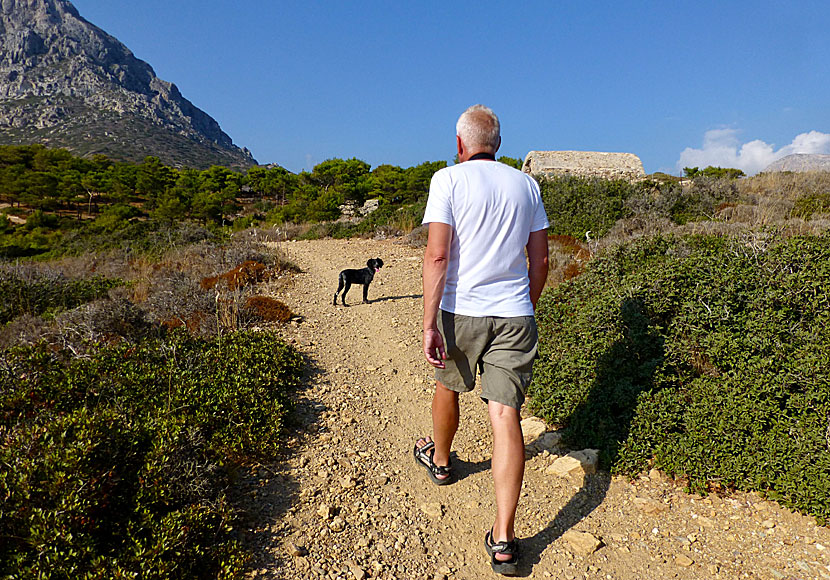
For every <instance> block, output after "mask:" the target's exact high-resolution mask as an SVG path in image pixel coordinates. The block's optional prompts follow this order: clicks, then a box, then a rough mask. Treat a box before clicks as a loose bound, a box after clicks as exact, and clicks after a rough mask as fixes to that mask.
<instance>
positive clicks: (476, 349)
mask: <svg viewBox="0 0 830 580" xmlns="http://www.w3.org/2000/svg"><path fill="white" fill-rule="evenodd" d="M438 330H439V331H440V332H441V336H442V337H443V339H444V348H445V349H446V352H447V360H446V361H444V364H445V368H443V369H436V371H435V380H437V381H439V382H440V383H441V384H442V385H444V386H445V387H447V388H448V389H449V390H451V391H455V392H457V393H467V392H470V391H472V390H473V388H474V387H475V382H476V369H478V372H479V373H480V374H481V398H482V399H483V400H484V401H485V402H486V401H495V402H497V403H501V404H503V405H507V406H508V407H513V408H514V409H519V408H521V406H522V403H524V400H525V393H526V392H527V387H528V385H529V384H530V379H531V378H532V376H533V360H534V359H535V358H536V347H537V343H538V336H537V333H536V320H535V319H534V318H533V317H532V316H516V317H511V318H501V317H496V316H482V317H477V316H464V315H461V314H453V313H452V312H445V311H443V310H442V311H441V312H440V314H439V316H438Z"/></svg>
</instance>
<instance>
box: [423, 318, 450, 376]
mask: <svg viewBox="0 0 830 580" xmlns="http://www.w3.org/2000/svg"><path fill="white" fill-rule="evenodd" d="M424 356H425V357H426V359H427V362H428V363H429V364H431V365H432V366H434V367H435V368H437V369H443V368H444V361H445V360H446V359H447V353H446V352H445V351H444V339H443V338H441V333H439V332H438V330H437V329H434V328H431V329H428V330H424Z"/></svg>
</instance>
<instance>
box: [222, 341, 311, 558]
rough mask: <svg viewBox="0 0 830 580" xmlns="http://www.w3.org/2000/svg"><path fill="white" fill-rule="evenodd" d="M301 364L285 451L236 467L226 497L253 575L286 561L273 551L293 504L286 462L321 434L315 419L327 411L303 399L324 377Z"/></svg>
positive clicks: (294, 486)
mask: <svg viewBox="0 0 830 580" xmlns="http://www.w3.org/2000/svg"><path fill="white" fill-rule="evenodd" d="M304 358H305V363H306V372H305V375H304V377H303V386H302V387H301V388H300V389H299V390H298V391H297V392H296V393H295V406H294V410H293V413H292V415H291V417H290V419H289V424H288V425H287V426H286V429H285V431H286V434H285V441H286V448H285V450H284V451H283V452H282V453H281V454H280V455H279V456H277V457H275V458H273V460H272V461H266V462H263V463H257V464H253V465H246V466H243V467H241V468H240V469H239V473H238V479H237V481H236V482H235V484H234V486H233V488H232V489H231V490H229V492H228V495H229V497H230V501H231V503H232V504H233V506H234V508H236V509H237V510H239V512H240V519H241V523H240V524H241V531H240V535H239V541H240V543H241V544H242V546H243V548H245V550H246V551H247V552H248V553H249V554H250V555H251V560H250V562H249V566H251V567H253V568H257V569H259V568H267V569H274V568H277V567H278V566H279V565H280V563H281V562H282V561H283V559H284V558H285V557H289V558H290V556H288V555H287V554H285V553H283V549H284V547H283V546H281V545H273V539H274V538H275V537H284V536H285V535H287V533H288V532H289V531H290V530H289V528H288V526H287V525H286V524H285V523H283V522H282V521H281V520H282V516H283V515H284V514H285V512H286V511H288V509H290V508H291V507H292V506H293V505H294V504H295V503H296V502H297V501H298V500H299V493H300V484H299V482H298V481H297V480H296V479H295V477H294V475H292V470H293V469H295V465H294V462H293V461H292V459H294V458H295V457H296V456H297V455H298V454H299V453H300V450H301V449H302V448H303V447H304V446H306V445H308V444H309V443H310V442H313V441H314V439H315V438H316V437H318V436H319V435H320V434H321V433H322V432H323V431H324V429H323V427H322V426H321V421H320V418H321V416H322V414H323V413H324V412H325V411H326V410H327V407H326V405H325V404H323V403H321V402H319V401H315V400H314V399H311V398H309V397H308V396H306V394H307V393H308V391H309V389H310V387H311V386H312V385H314V384H315V383H317V382H320V381H321V377H323V376H324V375H325V371H324V370H323V369H322V368H321V367H320V366H319V365H318V364H317V363H316V361H315V360H314V359H313V358H311V357H309V356H307V355H304ZM323 380H324V379H323ZM275 528H276V529H275ZM283 532H285V533H283Z"/></svg>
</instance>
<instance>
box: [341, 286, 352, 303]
mask: <svg viewBox="0 0 830 580" xmlns="http://www.w3.org/2000/svg"><path fill="white" fill-rule="evenodd" d="M345 282H346V287H345V288H343V295H342V296H341V298H342V299H343V306H346V293H347V292H348V291H349V288H351V287H352V283H351V282H349V281H348V280H345Z"/></svg>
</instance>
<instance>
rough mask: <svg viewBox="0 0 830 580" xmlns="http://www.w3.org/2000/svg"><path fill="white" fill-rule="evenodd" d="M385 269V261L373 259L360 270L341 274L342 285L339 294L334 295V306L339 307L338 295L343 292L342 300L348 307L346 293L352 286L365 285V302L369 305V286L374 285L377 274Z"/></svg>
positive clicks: (344, 271) (339, 286) (346, 271)
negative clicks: (373, 281) (373, 279)
mask: <svg viewBox="0 0 830 580" xmlns="http://www.w3.org/2000/svg"><path fill="white" fill-rule="evenodd" d="M382 267H383V260H381V259H380V258H372V259H371V260H369V261H368V262H366V267H365V268H361V269H360V270H343V271H342V272H340V284H339V285H338V286H337V292H335V293H334V305H335V306H337V295H338V294H340V291H341V290H342V291H343V296H342V298H341V300H342V301H343V306H346V292H348V291H349V288H351V287H352V284H363V302H364V303H368V302H369V298H368V296H367V294H368V292H369V284H371V283H372V278H374V277H375V272H377V271H379V270H380V269H381V268H382Z"/></svg>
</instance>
